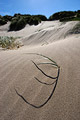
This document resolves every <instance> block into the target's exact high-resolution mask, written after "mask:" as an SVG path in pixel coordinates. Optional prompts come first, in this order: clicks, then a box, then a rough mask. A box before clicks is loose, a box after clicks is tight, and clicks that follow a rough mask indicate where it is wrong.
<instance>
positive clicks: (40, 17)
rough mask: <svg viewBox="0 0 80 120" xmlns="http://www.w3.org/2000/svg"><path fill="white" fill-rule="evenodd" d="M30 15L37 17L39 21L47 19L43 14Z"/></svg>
mask: <svg viewBox="0 0 80 120" xmlns="http://www.w3.org/2000/svg"><path fill="white" fill-rule="evenodd" d="M32 17H33V18H38V19H40V20H41V21H47V18H46V16H44V15H33V16H32Z"/></svg>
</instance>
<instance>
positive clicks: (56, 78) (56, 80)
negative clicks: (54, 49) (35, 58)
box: [15, 53, 60, 108]
mask: <svg viewBox="0 0 80 120" xmlns="http://www.w3.org/2000/svg"><path fill="white" fill-rule="evenodd" d="M28 54H29V53H28ZM30 54H36V55H39V56H42V57H44V58H47V59H48V60H50V62H53V64H54V63H55V66H57V69H58V73H57V77H55V78H54V79H55V81H54V82H53V83H51V84H48V83H46V82H41V81H40V80H39V79H38V78H36V77H35V79H36V80H37V81H38V82H40V83H41V84H45V85H53V89H52V92H51V94H50V95H49V96H48V98H47V100H46V101H45V102H44V103H43V104H41V105H39V106H36V105H34V104H32V103H30V102H28V101H27V100H26V99H25V98H24V97H23V96H22V95H21V94H20V93H19V92H18V91H17V90H16V89H15V91H16V94H17V95H18V96H19V97H21V98H22V99H23V101H24V102H26V103H27V104H28V105H30V106H32V107H34V108H41V107H43V106H44V105H46V104H47V103H48V101H49V100H50V99H51V97H52V96H53V94H54V91H55V89H56V86H57V83H58V79H59V74H60V67H59V66H58V65H57V63H56V62H55V61H53V60H52V59H50V58H49V57H47V56H44V55H42V54H37V53H30ZM33 63H34V65H35V66H36V68H37V69H38V70H39V71H40V72H42V70H41V69H40V68H38V65H37V64H36V63H35V62H33ZM45 64H46V63H45ZM51 65H52V64H51ZM42 73H43V74H44V72H42ZM44 75H45V74H44ZM45 77H48V78H51V79H53V77H51V76H48V75H45Z"/></svg>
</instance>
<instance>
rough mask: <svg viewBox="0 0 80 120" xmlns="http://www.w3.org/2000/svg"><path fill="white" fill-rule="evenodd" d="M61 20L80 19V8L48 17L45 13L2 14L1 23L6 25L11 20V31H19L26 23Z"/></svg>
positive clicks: (33, 23)
mask: <svg viewBox="0 0 80 120" xmlns="http://www.w3.org/2000/svg"><path fill="white" fill-rule="evenodd" d="M52 20H59V21H60V22H67V21H80V10H78V11H61V12H57V13H54V14H53V15H51V16H50V17H49V19H47V17H46V16H44V15H30V14H20V13H18V14H14V16H9V15H5V16H1V15H0V25H5V24H6V23H7V22H8V21H11V24H10V26H9V31H17V30H21V29H23V28H24V27H25V26H26V24H29V25H38V24H39V23H40V22H41V21H52Z"/></svg>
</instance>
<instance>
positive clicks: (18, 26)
mask: <svg viewBox="0 0 80 120" xmlns="http://www.w3.org/2000/svg"><path fill="white" fill-rule="evenodd" d="M25 25H26V21H25V19H24V18H20V19H19V20H18V21H17V24H16V28H15V30H21V29H23V28H24V27H25Z"/></svg>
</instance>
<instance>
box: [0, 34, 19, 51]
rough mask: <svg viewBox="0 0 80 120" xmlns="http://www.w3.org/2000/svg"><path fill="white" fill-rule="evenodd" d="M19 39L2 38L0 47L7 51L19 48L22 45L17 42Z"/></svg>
mask: <svg viewBox="0 0 80 120" xmlns="http://www.w3.org/2000/svg"><path fill="white" fill-rule="evenodd" d="M17 38H18V37H8V36H0V46H1V47H2V48H5V49H15V48H19V47H20V46H21V45H20V43H19V42H16V39H17Z"/></svg>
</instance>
